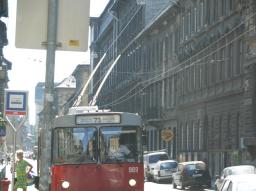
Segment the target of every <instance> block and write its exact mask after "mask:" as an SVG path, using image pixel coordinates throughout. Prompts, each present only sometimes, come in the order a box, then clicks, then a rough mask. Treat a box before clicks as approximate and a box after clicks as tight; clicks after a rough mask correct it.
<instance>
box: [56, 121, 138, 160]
mask: <svg viewBox="0 0 256 191" xmlns="http://www.w3.org/2000/svg"><path fill="white" fill-rule="evenodd" d="M138 130H139V127H135V126H106V127H100V128H96V127H83V128H81V127H79V128H78V127H72V128H67V127H65V128H56V129H54V131H53V150H52V154H53V157H52V159H53V163H55V164H63V163H66V164H72V163H76V164H77V163H96V162H101V163H116V162H120V163H122V162H138V161H139V156H138V153H140V152H141V150H140V149H141V148H140V147H139V145H140V144H138V142H139V141H140V140H139V133H138Z"/></svg>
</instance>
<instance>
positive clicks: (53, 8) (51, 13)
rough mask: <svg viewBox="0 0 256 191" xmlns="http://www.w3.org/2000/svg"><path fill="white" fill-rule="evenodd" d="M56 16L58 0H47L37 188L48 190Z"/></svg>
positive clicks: (41, 190) (52, 116)
mask: <svg viewBox="0 0 256 191" xmlns="http://www.w3.org/2000/svg"><path fill="white" fill-rule="evenodd" d="M57 17H58V0H48V29H47V31H48V32H47V55H46V74H45V94H44V110H43V114H44V115H43V116H44V119H43V121H44V125H43V129H42V135H41V158H40V160H41V161H40V179H39V180H40V181H39V190H40V191H49V187H50V186H49V183H50V174H49V167H50V160H51V158H50V155H51V147H50V146H51V129H52V127H53V119H54V112H53V104H54V103H53V101H54V70H55V51H56V46H57V45H56V44H57Z"/></svg>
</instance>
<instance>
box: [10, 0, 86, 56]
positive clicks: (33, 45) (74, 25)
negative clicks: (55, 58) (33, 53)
mask: <svg viewBox="0 0 256 191" xmlns="http://www.w3.org/2000/svg"><path fill="white" fill-rule="evenodd" d="M58 4H59V5H58V18H57V21H58V22H57V23H58V25H57V44H58V45H57V50H61V51H63V50H64V51H81V52H85V51H87V49H88V31H89V8H90V0H61V1H59V3H58ZM16 18H17V19H16V33H15V34H16V37H15V45H16V47H17V48H28V49H46V43H47V22H48V0H18V1H17V14H16Z"/></svg>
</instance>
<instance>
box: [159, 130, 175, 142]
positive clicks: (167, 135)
mask: <svg viewBox="0 0 256 191" xmlns="http://www.w3.org/2000/svg"><path fill="white" fill-rule="evenodd" d="M173 137H174V133H173V132H172V130H171V129H163V130H162V131H161V138H162V139H163V140H164V141H166V142H169V141H171V140H172V139H173Z"/></svg>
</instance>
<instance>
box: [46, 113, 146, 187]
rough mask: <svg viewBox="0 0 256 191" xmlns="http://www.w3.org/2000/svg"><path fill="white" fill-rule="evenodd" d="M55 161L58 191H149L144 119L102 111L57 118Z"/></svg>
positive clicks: (53, 182) (53, 180) (53, 181)
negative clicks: (144, 149)
mask: <svg viewBox="0 0 256 191" xmlns="http://www.w3.org/2000/svg"><path fill="white" fill-rule="evenodd" d="M51 161H52V163H51V164H52V165H51V173H50V174H51V190H52V191H65V190H68V191H143V190H144V170H143V151H142V120H141V117H140V116H139V115H137V114H133V113H126V112H110V111H97V110H94V111H86V112H85V113H83V112H78V113H76V112H75V113H73V114H69V115H65V116H60V117H57V118H56V119H55V123H54V128H53V130H52V157H51Z"/></svg>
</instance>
